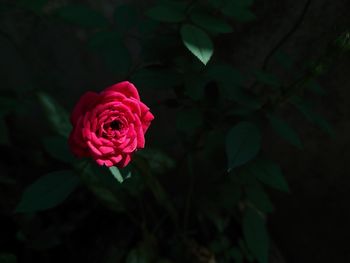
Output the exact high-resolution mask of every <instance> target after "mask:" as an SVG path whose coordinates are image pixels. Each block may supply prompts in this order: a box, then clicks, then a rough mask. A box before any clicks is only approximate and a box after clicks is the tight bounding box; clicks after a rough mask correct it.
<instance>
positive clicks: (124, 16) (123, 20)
mask: <svg viewBox="0 0 350 263" xmlns="http://www.w3.org/2000/svg"><path fill="white" fill-rule="evenodd" d="M113 17H114V22H115V26H116V27H117V28H118V29H119V30H120V31H121V32H126V31H127V30H129V29H131V28H132V27H134V26H136V25H137V23H138V21H139V18H138V14H137V11H136V9H135V8H134V7H133V6H131V5H129V4H128V5H121V6H118V7H117V8H116V9H115V10H114V14H113Z"/></svg>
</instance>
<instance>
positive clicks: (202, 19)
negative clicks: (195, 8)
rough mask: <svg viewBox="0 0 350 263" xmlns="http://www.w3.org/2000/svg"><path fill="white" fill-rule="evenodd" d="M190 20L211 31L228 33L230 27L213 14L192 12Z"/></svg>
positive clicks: (230, 30) (230, 29)
mask: <svg viewBox="0 0 350 263" xmlns="http://www.w3.org/2000/svg"><path fill="white" fill-rule="evenodd" d="M191 20H192V21H193V23H195V24H196V25H198V26H200V27H202V28H204V29H206V30H208V31H210V32H213V33H230V32H232V27H231V26H230V25H229V24H228V23H227V22H226V21H225V20H222V19H220V18H217V17H215V16H211V15H207V14H202V13H200V14H199V13H194V14H192V15H191Z"/></svg>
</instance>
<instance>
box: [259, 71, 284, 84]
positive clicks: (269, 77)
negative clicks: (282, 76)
mask: <svg viewBox="0 0 350 263" xmlns="http://www.w3.org/2000/svg"><path fill="white" fill-rule="evenodd" d="M255 77H256V79H257V81H259V82H260V83H262V84H265V85H267V86H270V87H273V88H278V87H279V86H281V82H280V81H279V79H278V78H277V77H276V76H275V75H273V74H270V73H267V72H264V71H261V70H257V71H255Z"/></svg>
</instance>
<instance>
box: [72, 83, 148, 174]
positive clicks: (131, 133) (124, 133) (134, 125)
mask: <svg viewBox="0 0 350 263" xmlns="http://www.w3.org/2000/svg"><path fill="white" fill-rule="evenodd" d="M153 119H154V116H153V114H152V113H151V112H150V111H149V108H148V107H147V106H146V105H145V104H144V103H142V102H141V101H140V96H139V94H138V91H137V89H136V87H135V86H134V85H133V84H132V83H130V82H128V81H124V82H120V83H117V84H115V85H112V86H110V87H108V88H106V89H105V90H103V91H102V92H101V93H95V92H90V91H89V92H87V93H85V94H84V95H83V96H82V97H81V98H80V100H79V101H78V103H77V104H76V106H75V108H74V109H73V112H72V114H71V123H72V125H73V130H72V132H71V134H70V136H69V146H70V148H71V150H72V152H73V153H74V154H75V155H76V156H78V157H89V156H91V157H92V158H93V159H94V160H95V161H96V162H97V163H98V164H99V165H105V166H107V167H110V166H113V165H116V166H118V167H120V168H122V167H125V166H126V165H127V164H128V163H129V162H130V160H131V155H132V153H134V152H135V151H136V150H137V149H141V148H144V146H145V132H146V131H147V129H148V127H149V125H150V123H151V121H152V120H153Z"/></svg>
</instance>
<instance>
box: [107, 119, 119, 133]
mask: <svg viewBox="0 0 350 263" xmlns="http://www.w3.org/2000/svg"><path fill="white" fill-rule="evenodd" d="M120 126H121V125H120V122H119V121H112V122H111V124H110V125H109V127H111V129H112V130H114V131H115V130H119V129H120V128H121V127H120Z"/></svg>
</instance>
